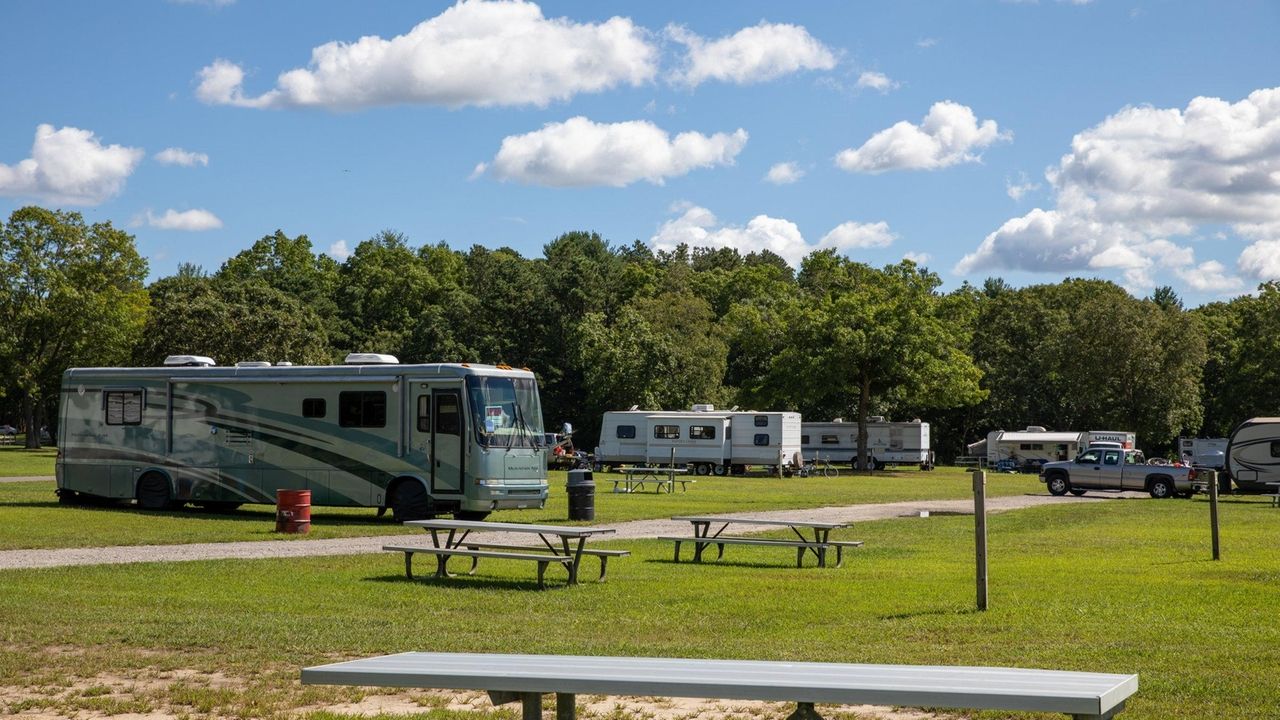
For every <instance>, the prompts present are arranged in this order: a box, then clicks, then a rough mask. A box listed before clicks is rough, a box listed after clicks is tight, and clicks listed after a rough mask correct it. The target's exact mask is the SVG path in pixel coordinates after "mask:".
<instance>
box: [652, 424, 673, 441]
mask: <svg viewBox="0 0 1280 720" xmlns="http://www.w3.org/2000/svg"><path fill="white" fill-rule="evenodd" d="M653 436H654V437H655V438H657V439H658V440H679V439H680V426H679V425H654V426H653Z"/></svg>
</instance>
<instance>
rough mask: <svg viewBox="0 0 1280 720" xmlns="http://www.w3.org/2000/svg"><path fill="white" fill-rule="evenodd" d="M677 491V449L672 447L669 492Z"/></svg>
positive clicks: (668, 476)
mask: <svg viewBox="0 0 1280 720" xmlns="http://www.w3.org/2000/svg"><path fill="white" fill-rule="evenodd" d="M675 491H676V449H675V448H671V464H670V465H668V466H667V492H675Z"/></svg>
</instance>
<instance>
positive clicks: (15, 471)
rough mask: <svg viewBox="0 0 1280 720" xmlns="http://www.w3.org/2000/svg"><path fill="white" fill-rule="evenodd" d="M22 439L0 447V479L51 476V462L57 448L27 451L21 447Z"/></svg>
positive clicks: (56, 454)
mask: <svg viewBox="0 0 1280 720" xmlns="http://www.w3.org/2000/svg"><path fill="white" fill-rule="evenodd" d="M22 442H23V440H22V438H21V437H19V439H18V441H17V442H15V443H14V444H12V445H0V477H21V476H36V475H50V476H52V475H53V460H54V458H56V457H57V456H58V449H57V448H41V449H39V450H28V449H26V448H24V447H22Z"/></svg>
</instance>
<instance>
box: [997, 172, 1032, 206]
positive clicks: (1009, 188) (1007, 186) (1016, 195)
mask: <svg viewBox="0 0 1280 720" xmlns="http://www.w3.org/2000/svg"><path fill="white" fill-rule="evenodd" d="M1039 189H1040V183H1038V182H1031V179H1030V178H1028V177H1027V174H1026V173H1024V172H1020V173H1018V181H1017V182H1014V181H1013V180H1011V179H1009V178H1005V180H1004V192H1005V194H1006V195H1008V196H1009V197H1010V198H1011V199H1012V200H1013V201H1014V202H1020V201H1021V200H1022V198H1023V196H1025V195H1026V194H1027V193H1029V192H1034V191H1036V190H1039Z"/></svg>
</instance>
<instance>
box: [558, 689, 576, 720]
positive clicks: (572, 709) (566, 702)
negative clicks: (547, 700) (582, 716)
mask: <svg viewBox="0 0 1280 720" xmlns="http://www.w3.org/2000/svg"><path fill="white" fill-rule="evenodd" d="M577 714H578V700H577V696H575V695H574V694H573V693H556V720H574V718H576V717H577Z"/></svg>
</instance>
